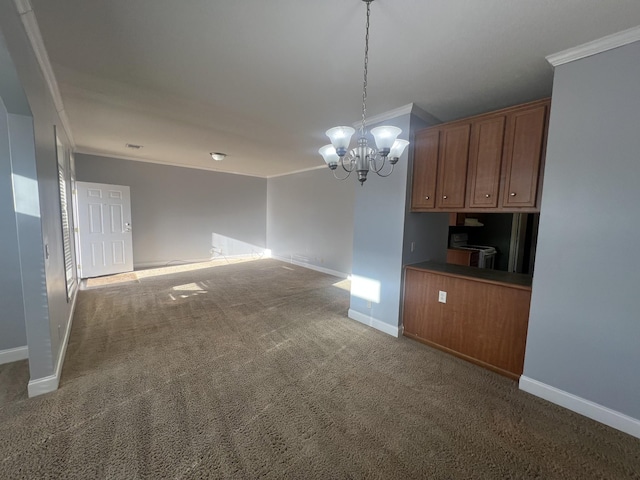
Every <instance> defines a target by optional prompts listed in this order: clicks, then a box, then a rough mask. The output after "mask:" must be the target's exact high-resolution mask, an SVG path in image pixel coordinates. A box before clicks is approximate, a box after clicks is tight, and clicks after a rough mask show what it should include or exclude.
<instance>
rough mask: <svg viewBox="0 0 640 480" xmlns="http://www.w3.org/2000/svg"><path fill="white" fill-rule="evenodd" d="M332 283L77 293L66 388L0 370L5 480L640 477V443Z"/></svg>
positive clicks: (254, 282)
mask: <svg viewBox="0 0 640 480" xmlns="http://www.w3.org/2000/svg"><path fill="white" fill-rule="evenodd" d="M338 281H339V279H336V278H335V277H331V276H329V275H324V274H321V273H317V272H314V271H311V270H307V269H303V268H300V267H297V266H293V265H288V264H285V263H282V262H279V261H276V260H258V261H253V262H246V263H238V264H233V265H219V266H216V267H211V268H203V269H200V270H195V271H183V272H177V273H169V274H164V275H157V276H149V277H146V278H141V279H139V280H138V282H136V283H123V284H110V285H109V284H108V285H105V286H103V287H100V288H92V289H88V290H83V291H80V292H79V298H78V301H77V302H78V303H77V306H76V311H75V316H74V322H73V328H72V331H71V337H70V341H69V346H68V350H67V357H66V360H65V364H64V369H63V374H62V379H61V383H60V389H59V390H58V391H56V392H53V393H50V394H47V395H43V396H40V397H36V398H32V399H28V398H27V397H26V387H25V385H26V382H27V381H28V365H27V362H26V361H23V362H16V363H13V364H8V365H3V366H0V478H2V479H45V478H46V479H49V478H64V479H97V478H109V479H138V478H144V479H151V478H153V479H156V478H158V479H160V478H174V479H191V478H224V479H226V478H230V479H235V478H238V479H240V478H250V479H253V478H264V479H279V478H291V479H334V478H335V479H341V478H351V479H357V478H379V479H395V478H398V479H408V478H429V479H503V478H509V479H533V478H536V479H594V478H598V479H616V480H617V479H638V478H640V440H638V439H636V438H633V437H631V436H629V435H626V434H624V433H621V432H618V431H616V430H613V429H611V428H608V427H606V426H604V425H601V424H598V423H596V422H594V421H591V420H589V419H586V418H584V417H581V416H579V415H577V414H574V413H572V412H570V411H567V410H564V409H562V408H560V407H557V406H555V405H552V404H549V403H547V402H545V401H543V400H541V399H538V398H536V397H533V396H531V395H528V394H526V393H524V392H521V391H519V390H518V388H517V384H516V383H515V382H513V381H511V380H508V379H506V378H503V377H501V376H499V375H496V374H494V373H492V372H489V371H487V370H484V369H482V368H479V367H477V366H475V365H472V364H469V363H466V362H464V361H462V360H459V359H457V358H453V357H451V356H449V355H447V354H444V353H442V352H439V351H436V350H434V349H431V348H429V347H427V346H424V345H422V344H419V343H416V342H414V341H412V340H409V339H406V338H400V339H395V338H393V337H390V336H388V335H385V334H383V333H381V332H378V331H376V330H374V329H371V328H368V327H366V326H364V325H361V324H359V323H357V322H355V321H353V320H350V319H348V318H346V312H347V309H348V306H349V294H348V292H347V291H345V290H344V289H343V288H339V287H340V286H341V285H340V284H338Z"/></svg>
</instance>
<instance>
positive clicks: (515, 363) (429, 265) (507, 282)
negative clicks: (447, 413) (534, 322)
mask: <svg viewBox="0 0 640 480" xmlns="http://www.w3.org/2000/svg"><path fill="white" fill-rule="evenodd" d="M531 280H532V277H531V276H530V275H523V274H518V273H509V272H502V271H497V270H490V269H485V268H475V267H466V266H461V265H450V264H444V263H436V262H423V263H419V264H414V265H407V266H406V267H405V278H404V301H403V313H402V319H403V327H404V331H403V333H404V335H405V336H407V337H410V338H413V339H415V340H418V341H420V342H422V343H425V344H427V345H430V346H432V347H435V348H438V349H440V350H443V351H445V352H448V353H451V354H453V355H456V356H458V357H460V358H463V359H465V360H468V361H470V362H473V363H475V364H478V365H481V366H483V367H485V368H488V369H490V370H493V371H495V372H497V373H500V374H502V375H505V376H507V377H509V378H512V379H518V378H519V377H520V375H521V374H522V369H523V365H524V350H525V344H526V339H527V326H528V321H529V306H530V303H531Z"/></svg>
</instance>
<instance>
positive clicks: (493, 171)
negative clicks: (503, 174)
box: [467, 115, 505, 208]
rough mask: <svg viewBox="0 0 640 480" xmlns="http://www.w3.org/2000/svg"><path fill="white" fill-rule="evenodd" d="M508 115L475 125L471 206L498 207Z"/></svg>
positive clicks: (470, 170)
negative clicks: (506, 118) (505, 126)
mask: <svg viewBox="0 0 640 480" xmlns="http://www.w3.org/2000/svg"><path fill="white" fill-rule="evenodd" d="M504 125H505V116H504V115H500V116H498V117H493V118H488V119H485V120H481V121H479V122H475V123H473V125H472V126H471V145H470V148H469V178H468V181H469V186H468V189H469V198H468V202H467V206H469V207H471V208H495V207H497V206H498V192H499V185H500V167H501V165H502V147H503V140H504Z"/></svg>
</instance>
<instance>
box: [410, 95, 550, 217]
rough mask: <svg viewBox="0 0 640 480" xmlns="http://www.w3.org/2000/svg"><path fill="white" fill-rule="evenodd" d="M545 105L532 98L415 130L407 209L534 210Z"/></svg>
mask: <svg viewBox="0 0 640 480" xmlns="http://www.w3.org/2000/svg"><path fill="white" fill-rule="evenodd" d="M549 105H550V100H549V99H545V100H538V101H536V102H531V103H527V104H524V105H518V106H516V107H510V108H506V109H504V110H499V111H497V112H491V113H488V114H484V115H479V116H477V117H471V118H467V119H463V120H457V121H455V122H451V123H447V124H443V125H437V126H435V127H430V128H427V129H425V130H422V131H420V132H418V133H416V137H415V149H414V168H413V190H412V202H411V210H412V211H417V212H421V211H422V212H424V211H434V210H435V211H447V212H492V211H503V212H537V211H539V199H540V193H541V186H542V171H543V164H544V154H545V146H546V133H547V124H548V117H549ZM427 197H428V198H427ZM434 199H435V200H434Z"/></svg>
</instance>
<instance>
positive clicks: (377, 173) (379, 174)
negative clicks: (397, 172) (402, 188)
mask: <svg viewBox="0 0 640 480" xmlns="http://www.w3.org/2000/svg"><path fill="white" fill-rule="evenodd" d="M393 167H394V165H391V170H390V171H389V173H387V174H385V175H383V174H382V173H380V170H382V169H380V170H378V171H377V172H376V171H375V170H374V173H375V174H376V175H378V176H379V177H382V178H385V177H388V176H389V175H391V174H392V173H393Z"/></svg>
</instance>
